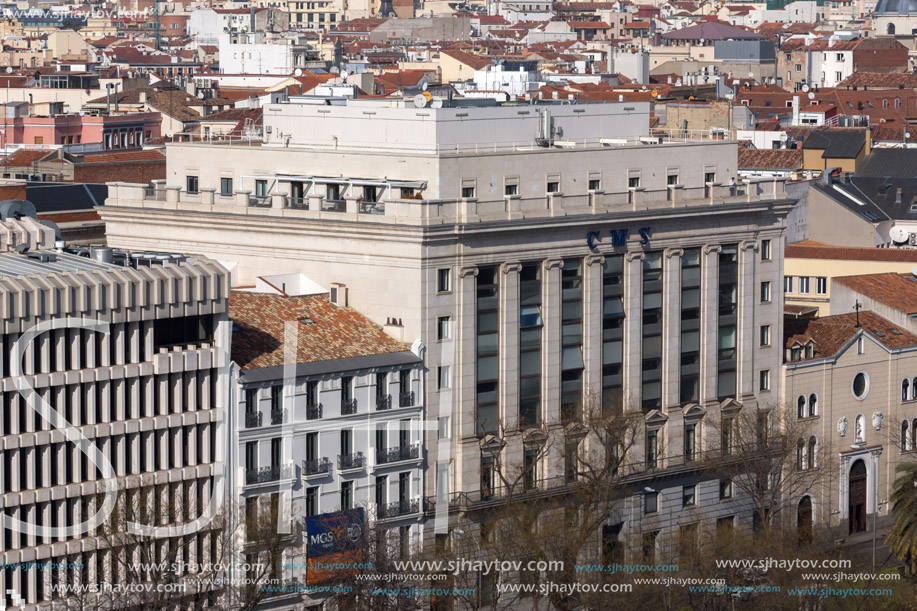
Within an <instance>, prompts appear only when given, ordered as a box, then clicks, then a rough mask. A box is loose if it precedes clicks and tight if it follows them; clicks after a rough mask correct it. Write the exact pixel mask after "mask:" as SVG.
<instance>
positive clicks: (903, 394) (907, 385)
mask: <svg viewBox="0 0 917 611" xmlns="http://www.w3.org/2000/svg"><path fill="white" fill-rule="evenodd" d="M910 385H911V383H910V381H909V380H908V379H907V378H904V381H903V382H901V400H902V401H907V400H908V398H909V395H908V388H910Z"/></svg>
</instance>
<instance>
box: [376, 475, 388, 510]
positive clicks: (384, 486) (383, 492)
mask: <svg viewBox="0 0 917 611" xmlns="http://www.w3.org/2000/svg"><path fill="white" fill-rule="evenodd" d="M386 503H388V476H387V475H377V476H376V506H378V507H381V506H382V505H385V504H386Z"/></svg>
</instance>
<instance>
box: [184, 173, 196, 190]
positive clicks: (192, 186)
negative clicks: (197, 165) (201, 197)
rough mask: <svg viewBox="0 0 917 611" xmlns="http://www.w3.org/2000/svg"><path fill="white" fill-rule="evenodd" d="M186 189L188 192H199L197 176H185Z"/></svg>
mask: <svg viewBox="0 0 917 611" xmlns="http://www.w3.org/2000/svg"><path fill="white" fill-rule="evenodd" d="M185 190H186V191H187V192H188V193H197V192H198V184H197V176H186V177H185Z"/></svg>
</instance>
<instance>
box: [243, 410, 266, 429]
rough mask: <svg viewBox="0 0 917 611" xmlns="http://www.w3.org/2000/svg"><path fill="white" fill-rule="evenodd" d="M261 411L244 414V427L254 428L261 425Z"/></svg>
mask: <svg viewBox="0 0 917 611" xmlns="http://www.w3.org/2000/svg"><path fill="white" fill-rule="evenodd" d="M262 420H263V419H262V417H261V412H248V413H246V414H245V428H247V429H254V428H258V427H259V426H261V422H262Z"/></svg>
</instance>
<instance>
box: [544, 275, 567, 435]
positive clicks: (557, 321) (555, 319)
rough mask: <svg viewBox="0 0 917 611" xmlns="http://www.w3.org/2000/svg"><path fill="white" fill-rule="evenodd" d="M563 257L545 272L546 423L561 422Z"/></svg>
mask: <svg viewBox="0 0 917 611" xmlns="http://www.w3.org/2000/svg"><path fill="white" fill-rule="evenodd" d="M563 264H564V262H563V259H548V260H546V261H545V262H544V273H543V274H542V286H543V288H544V290H543V293H542V295H543V299H544V300H543V302H542V308H541V309H542V320H543V322H544V327H543V329H542V338H541V346H542V351H541V353H542V357H541V358H542V369H541V371H542V376H541V389H542V393H541V397H542V399H541V404H542V410H541V411H542V416H543V417H544V422H546V423H548V424H554V423H557V422H560V356H561V355H560V348H561V346H560V342H561V337H560V332H561V301H562V299H561V286H560V282H561V267H563Z"/></svg>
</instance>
